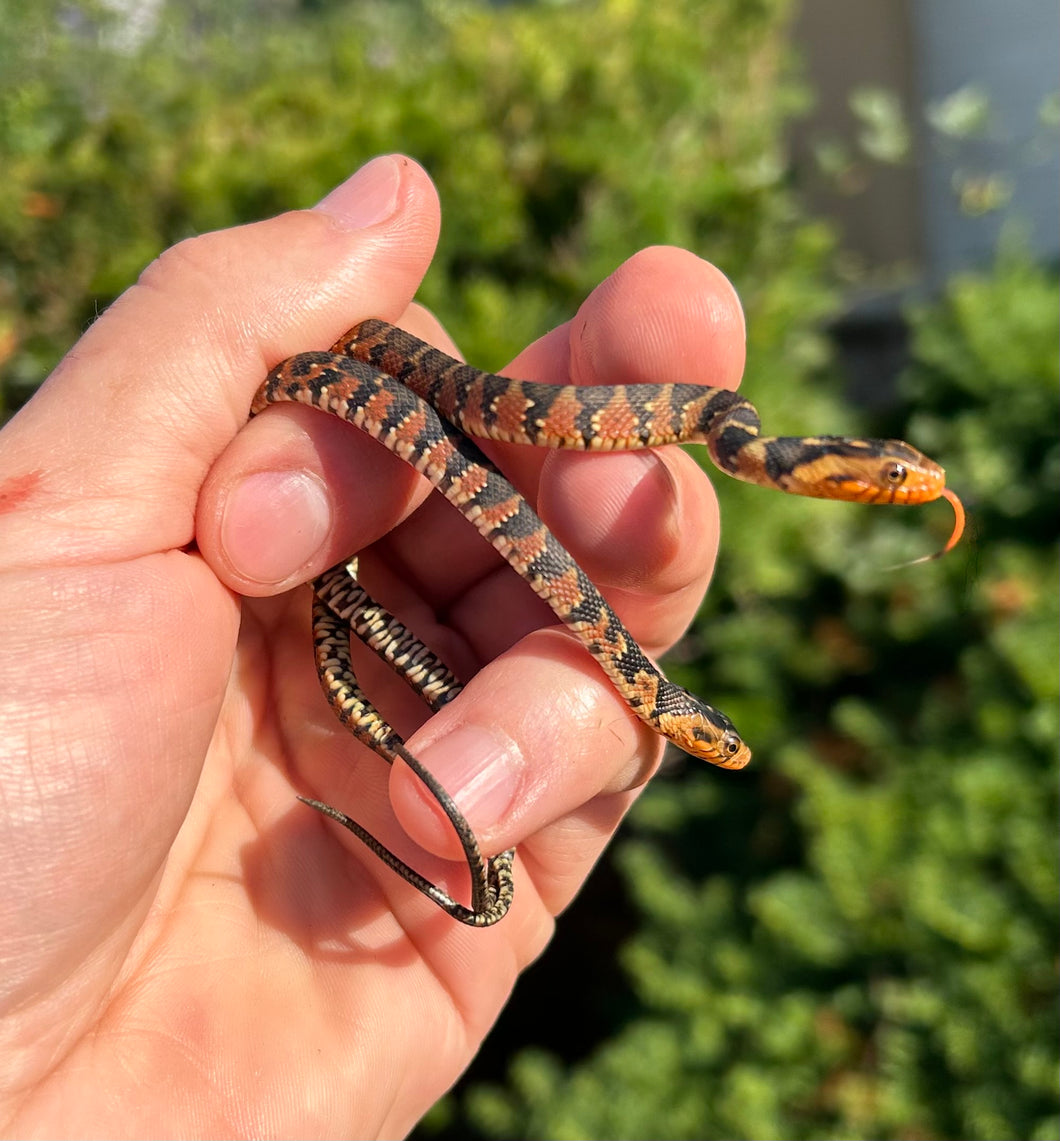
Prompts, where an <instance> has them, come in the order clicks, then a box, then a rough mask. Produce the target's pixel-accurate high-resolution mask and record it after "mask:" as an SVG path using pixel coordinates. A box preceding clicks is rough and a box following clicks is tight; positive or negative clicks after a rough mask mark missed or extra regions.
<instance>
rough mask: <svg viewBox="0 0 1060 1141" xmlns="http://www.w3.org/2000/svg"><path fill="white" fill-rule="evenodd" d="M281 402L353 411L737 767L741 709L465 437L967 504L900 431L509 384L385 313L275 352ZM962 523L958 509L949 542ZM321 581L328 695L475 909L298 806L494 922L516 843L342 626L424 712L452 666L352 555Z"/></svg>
mask: <svg viewBox="0 0 1060 1141" xmlns="http://www.w3.org/2000/svg"><path fill="white" fill-rule="evenodd" d="M280 401H297V402H299V403H302V404H307V405H310V406H312V407H315V408H318V409H321V410H323V411H325V412H329V413H331V414H333V415H336V416H339V417H341V418H342V419H344V420H347V421H348V422H350V423H352V424H354V425H356V426H357V427H358V428H360V429H361V430H362V431H365V432H367V433H368V434H369V435H370V436H372V437H374V438H375V439H376V440H378V441H379V442H380V443H382V444H383V445H385V446H386V447H387V448H389V449H390V450H391V451H393V452H395V453H396V454H397V455H398V456H400V457H401V458H402V459H403V460H405V461H406V462H408V463H409V464H411V465H412V466H413V467H414V468H415V469H416V470H417V471H418V472H420V473H421V474H423V475H424V476H426V477H427V479H429V480H430V481H431V483H432V484H434V486H435V487H436V488H437V489H438V490H439V491H440V492H441V493H442V494H443V495H444V496H445V497H446V498H447V499H448V500H449V501H450V503H452V504H453V505H454V506H455V507H457V508H458V509H459V510H460V511H461V512H462V513H463V514H464V516H465V517H466V518H467V519H468V520H470V522H471V523H473V524H474V526H475V527H476V528H477V529H478V531H479V532H480V533H481V534H482V535H483V536H484V537H485V538H486V539H487V540H488V541H489V542H490V543H491V544H492V545H493V546H494V547H495V548H496V550H497V551H499V552H500V554H501V555H502V556H503V557H504V558H505V559H506V560H507V561H508V563H509V564H510V565H511V566H512V567H513V568H514V569H515V570H516V571H517V572H518V573H519V574H520V575H521V576H522V577H523V578H524V579H526V581H527V582H528V583H529V584H530V586H531V587H532V588H533V590H534V591H535V592H536V593H537V594H538V595H539V596H540V597H541V598H542V599H544V601H545V602H547V603H548V605H549V606H550V607H551V608H552V610H553V611H554V612H555V614H556V615H557V617H558V618H559V619H560V620H561V621H562V622H563V623H565V624H566V625H567V627H568V628H569V629H570V630H572V631H573V632H574V633H575V634H576V635H577V636H578V638H579V639H580V640H581V641H582V642H583V643H584V645H585V647H586V649H587V650H588V651H589V653H590V654H592V656H593V657H594V658H595V659H596V661H597V662H598V663H599V664H600V666H601V667H602V669H603V670H604V673H605V674H606V675H607V677H608V678H609V679H610V681H611V683H612V685H613V686H614V687H615V689H616V690H617V692H618V693H619V694H620V695H621V696H622V698H623V699H624V700H625V702H626V703H627V705H628V706H629V708H630V709H631V710H632V711H633V712H634V713H635V714H636V715H637V716H638V717H639V718H640V719H641V720H642V721H644V722H645V723H646V724H647V725H649V726H650V727H651V728H652V729H653V730H655V731H656V732H657V733H660V734H662V735H663V736H665V737H666V738H668V739H669V740H670V741H672V742H673V743H674V744H675V745H677V746H678V747H679V748H681V749H683V750H685V751H686V752H688V753H690V754H691V755H693V756H695V757H698V758H701V759H703V760H707V761H710V762H711V763H712V764H715V765H719V766H721V767H723V768H729V769H738V768H742V767H743V766H744V765H746V764H747V763H748V761H749V760H750V759H751V754H750V750H749V749H748V747H747V746H746V745H745V744H744V742H743V740H742V739H741V738H740V735H739V734H738V733H737V731H736V729H735V727H734V726H733V724H732V722H731V721H730V720H729V719H728V718H727V717H726V716H725V714H723V713H721V712H720V711H719V710H717V709H715V708H713V706H710V705H708V704H707V703H706V702H704V701H702V700H701V699H700V698H698V697H696V696H695V695H694V694H692V693H689V692H688V691H687V690H685V689H684V688H682V687H681V686H678V685H675V684H674V683H673V682H670V681H669V680H668V679H667V678H666V677H665V676H664V675H663V674H662V673H661V672H660V671H659V670H658V669H657V668H656V667H655V666H654V665H653V664H652V663H651V662H650V661H649V660H648V658H647V657H646V656H645V655H644V653H643V652H642V651H641V649H640V647H639V646H638V645H637V643H636V641H635V640H634V638H633V637H632V635H631V634H630V633H629V632H628V631H627V630H626V628H625V627H624V625H623V624H622V622H621V621H620V620H619V618H618V616H617V615H616V614H615V612H614V611H613V610H612V609H611V607H610V606H609V605H608V603H607V602H606V600H605V599H604V598H603V596H602V595H601V594H600V592H599V591H598V590H597V589H596V587H595V586H594V585H593V584H592V582H591V581H590V580H589V578H588V576H587V575H586V574H585V573H584V572H583V571H582V570H581V569H580V567H579V566H578V565H577V563H576V562H575V560H574V558H573V557H572V556H571V555H570V554H569V552H568V551H567V550H566V549H565V548H564V547H563V546H562V545H561V544H560V543H559V541H558V540H557V539H556V538H555V537H554V536H553V535H552V534H551V533H550V532H549V530H548V529H547V527H546V526H545V525H544V523H542V521H541V520H540V519H539V518H538V516H537V515H536V514H535V513H534V511H533V510H532V509H531V507H530V506H529V504H528V503H527V502H526V500H525V499H524V498H523V497H522V496H521V495H520V494H519V493H518V492H517V491H516V490H515V488H514V487H513V486H512V485H511V484H510V483H509V482H508V480H507V479H505V477H504V476H503V475H502V474H501V472H500V471H499V470H498V469H497V467H496V466H495V465H494V464H493V463H492V462H491V461H490V460H489V459H488V458H487V457H486V456H485V455H484V454H483V453H482V451H481V449H480V448H479V447H478V446H477V445H475V444H474V443H473V442H472V440H471V439H470V438H469V437H478V438H482V439H489V440H496V441H499V442H504V443H516V444H526V445H532V446H538V447H562V448H573V449H581V450H586V451H609V450H615V449H628V448H645V447H654V446H656V445H661V444H668V443H703V444H705V445H706V447H707V449H708V451H709V454H710V456H711V458H712V460H713V461H714V463H715V464H716V465H717V466H718V467H719V468H720V469H721V470H722V471H724V472H726V473H727V474H728V475H731V476H733V477H735V478H737V479H741V480H744V481H747V482H750V483H756V484H759V485H760V486H764V487H772V488H776V489H778V490H781V491H786V492H789V493H792V494H796V495H804V496H813V497H817V498H829V499H847V500H853V501H859V502H866V503H881V502H882V503H902V504H915V503H923V502H927V501H929V500H932V499H935V498H937V497H939V496H940V495H944V496H946V497H947V498H949V499H950V501H951V503H953V504H954V508H955V510H958V508H959V501H958V500H956V497H955V496H953V493H952V492H949V491H947V490H946V489H945V474H944V472H943V470H942V468H940V467H939V466H938V464H936V463H934V462H933V461H932V460H929V459H928V458H927V457H926V456H924V455H923V454H922V453H920V452H919V451H917V450H916V449H915V448H912V447H910V446H909V445H908V444H906V443H903V442H902V441H898V440H872V439H852V438H847V437H841V436H809V437H782V436H781V437H765V436H762V435H761V433H760V422H759V417H758V414H757V412H756V410H755V408H754V407H753V405H751V404H750V403H749V402H748V401H747V400H745V399H744V398H742V397H740V396H738V395H737V394H736V393H734V392H731V391H729V390H728V389H721V388H708V387H704V386H702V385H695V384H663V385H616V386H613V387H577V386H569V385H568V386H559V385H547V384H534V383H529V382H526V381H520V380H514V379H511V378H508V377H502V376H497V375H494V374H492V373H488V372H484V371H482V370H481V369H477V368H473V367H472V366H470V365H466V364H464V363H462V362H460V361H458V360H455V359H454V358H452V357H450V356H448V355H446V354H445V353H442V352H440V351H439V350H437V349H435V348H433V347H432V346H430V345H428V344H427V343H426V342H424V341H421V340H420V339H419V338H417V337H414V336H413V335H412V334H410V333H408V332H406V331H404V330H402V329H398V328H396V327H395V326H393V325H390V324H388V323H387V322H385V321H381V320H376V319H372V320H368V321H364V322H362V323H361V324H359V325H357V326H355V327H354V328H353V329H351V330H350V331H349V332H347V333H346V334H344V335H343V336H342V337H341V338H340V339H339V340H338V341H337V342H336V343H335V344H334V345H333V346H332V348H331V350H330V351H328V352H308V353H301V354H299V355H297V356H294V357H291V358H289V359H288V360H286V361H283V362H282V363H281V364H279V365H277V366H276V367H275V368H274V369H273V370H272V371H271V372H270V373H269V376H268V377H267V378H266V380H265V382H264V383H263V384H262V386H261V388H260V389H259V390H258V393H257V395H256V396H255V398H254V403H253V406H252V413H257V412H260V411H262V410H263V409H265V408H266V407H267V406H268V405H270V404H273V403H277V402H280ZM959 529H960V518H959V519H958V526H957V528H955V531H954V535H953V536H952V537H951V539H950V542H949V543H948V544H947V547H946V549H949V547H951V546H952V545H953V544H954V543H955V542H956V541H957V537H958V535H959ZM351 584H352V585H351ZM313 585H314V591H315V594H316V603H315V609H314V636H315V641H316V645H317V668H318V672H319V674H320V677H321V683H322V685H323V688H324V691H325V694H326V695H327V696H328V699H329V701H330V702H331V704H332V707H333V708H334V709H335V711H336V713H337V714H338V716H339V718H340V720H342V722H343V723H344V724H345V725H346V726H347V727H348V728H349V729H350V730H351V731H352V732H353V733H354V734H355V735H356V736H357V737H358V738H359V739H361V740H362V741H364V742H365V743H366V744H368V745H369V746H370V747H372V748H373V749H375V750H376V752H378V753H379V754H380V755H381V756H383V757H384V758H385V759H386V760H388V761H393V760H394V759H395V758H396V757H400V758H401V759H402V760H403V761H405V762H406V763H407V764H410V767H412V768H413V771H415V772H416V773H417V775H418V776H419V777H420V779H421V780H423V781H424V782H425V783H426V784H427V786H428V787H429V788H430V791H431V792H432V795H434V796H435V798H436V799H437V800H438V801H439V803H440V804H441V805H442V807H443V809H444V810H445V811H446V813H447V814H448V815H449V818H450V820H452V822H453V824H454V827H455V828H456V830H457V833H458V834H459V835H460V837H461V842H462V844H463V846H464V853H465V857H466V859H467V863H468V866H469V869H470V870H471V875H472V902H471V907H470V908H468V907H465V906H463V905H462V904H459V903H457V902H456V901H455V900H453V899H452V898H451V897H450V896H448V895H447V894H446V893H445V892H442V891H441V890H440V889H439V888H437V887H435V886H434V885H433V884H430V883H429V881H427V880H425V879H424V878H423V877H422V876H420V875H419V874H418V873H416V872H415V871H414V870H413V869H412V868H411V867H409V866H408V865H407V864H406V863H405V862H404V861H402V860H400V859H399V858H398V857H397V856H395V855H393V854H392V853H391V852H390V851H389V850H388V849H386V848H385V847H384V846H383V845H382V844H380V843H379V842H378V841H377V840H376V839H375V838H374V837H372V836H371V835H370V834H369V833H367V832H366V831H365V830H364V829H363V828H361V827H360V826H359V825H357V824H356V823H355V822H354V821H353V820H351V819H350V818H349V817H348V816H346V815H345V814H344V813H341V812H339V811H338V810H337V809H334V808H331V807H330V806H328V805H326V804H323V803H322V802H319V801H312V800H307V801H306V803H308V804H310V805H311V806H312V807H314V808H317V809H318V810H319V811H321V812H324V813H325V814H326V815H328V816H330V817H331V818H333V819H335V820H336V821H338V822H339V823H341V824H342V825H343V826H344V827H346V828H348V829H349V830H350V831H352V832H354V834H355V835H357V836H358V837H359V838H360V839H361V840H363V841H364V842H365V843H366V844H368V845H369V847H370V848H371V849H372V850H373V851H374V852H376V854H377V855H379V856H380V857H381V858H382V859H383V860H384V861H385V862H387V863H388V864H389V865H390V866H391V867H392V868H394V870H395V871H397V872H398V873H399V874H401V875H402V876H403V877H404V878H405V879H406V880H408V881H409V882H410V883H412V884H413V885H414V886H415V887H417V888H418V889H419V890H420V891H422V892H424V894H426V895H428V896H430V897H431V898H432V899H434V900H435V902H436V903H438V904H439V905H440V906H442V907H443V908H444V909H445V910H446V911H447V912H449V914H451V915H453V916H454V917H455V918H457V919H459V920H461V921H462V922H465V923H469V924H472V925H475V926H486V925H488V924H490V923H493V922H496V920H497V919H499V918H501V916H502V915H503V914H504V913H505V911H506V910H507V908H508V905H509V904H510V901H511V892H512V875H511V859H512V853H510V852H508V853H502V854H501V855H500V856H497V857H494V858H493V859H492V860H485V859H483V857H482V856H481V854H480V852H479V850H478V845H477V842H476V841H475V838H474V836H473V834H472V833H471V830H470V828H469V827H468V826H467V824H466V822H465V821H464V820H463V817H462V816H461V815H460V813H459V812H458V810H457V809H456V806H455V805H454V804H453V803H452V801H451V800H450V799H449V797H448V796H447V794H446V793H445V791H444V790H443V789H441V787H440V786H439V785H438V784H437V782H436V781H434V779H433V777H431V775H430V774H429V773H427V772H426V770H424V769H423V768H422V766H420V765H419V764H418V762H416V760H415V758H413V757H411V755H410V754H409V753H408V751H407V750H406V749H405V748H404V744H403V742H401V740H400V738H398V737H397V735H396V734H395V733H394V731H393V729H391V728H390V726H388V725H387V724H386V723H385V721H383V719H382V718H381V717H380V715H379V714H378V712H377V711H376V710H375V709H374V707H373V706H372V705H371V703H370V702H369V701H368V699H367V697H366V696H365V695H364V694H363V693H362V692H361V690H360V688H359V686H358V685H357V682H356V678H355V676H354V673H353V670H352V667H351V665H350V661H349V645H348V641H349V633H350V631H351V629H352V630H353V632H354V633H355V634H357V635H358V636H359V637H361V638H363V639H364V640H365V641H366V643H367V644H368V645H369V646H371V647H372V648H373V649H375V650H376V652H378V653H380V654H381V655H382V656H383V657H384V659H385V660H387V661H388V662H389V663H390V665H391V666H392V667H393V668H394V669H395V670H397V672H398V673H399V674H401V675H402V676H403V677H405V679H406V680H407V681H408V682H409V684H410V685H411V686H412V687H413V688H414V689H415V690H416V691H417V692H419V693H421V695H422V696H423V697H424V699H425V700H426V701H427V702H428V704H429V705H431V706H432V708H437V707H438V706H439V705H440V704H441V703H442V702H444V701H445V700H449V699H451V697H452V696H454V695H455V692H457V691H458V688H459V686H458V683H457V682H456V679H455V678H454V677H453V676H452V675H451V674H450V673H449V671H448V670H447V669H446V667H445V666H444V663H441V662H440V661H439V660H438V659H437V658H435V657H434V656H433V655H432V654H431V653H430V651H428V650H427V649H426V648H425V647H423V646H422V644H421V643H419V642H418V640H417V639H416V638H415V636H414V635H412V634H410V633H409V632H408V631H407V630H406V629H405V628H404V627H403V626H402V625H401V624H400V623H399V622H398V620H397V619H396V618H394V617H393V616H392V615H389V614H387V613H386V612H385V611H383V610H382V608H380V607H378V606H377V605H376V604H375V603H373V602H372V600H371V599H369V598H368V596H367V595H365V594H364V592H363V590H362V589H361V588H360V586H359V585H358V584H356V583H355V582H354V580H353V577H352V576H351V574H349V573H348V571H347V568H346V567H344V566H339V567H335V568H332V570H330V571H328V572H327V573H326V574H325V575H323V576H321V578H320V579H318V580H316V582H315V583H314V584H313Z"/></svg>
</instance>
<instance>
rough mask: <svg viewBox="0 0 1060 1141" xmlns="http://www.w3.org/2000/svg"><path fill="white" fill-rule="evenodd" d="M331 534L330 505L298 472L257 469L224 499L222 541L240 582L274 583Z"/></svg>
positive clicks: (297, 567)
mask: <svg viewBox="0 0 1060 1141" xmlns="http://www.w3.org/2000/svg"><path fill="white" fill-rule="evenodd" d="M330 530H331V501H330V500H329V498H328V495H327V492H326V491H325V489H324V486H323V485H322V484H321V483H320V482H319V480H317V479H315V478H314V477H313V476H311V475H309V474H308V473H307V472H301V471H261V472H256V473H255V474H254V475H248V476H247V478H246V479H244V480H243V482H242V483H240V484H239V485H238V486H236V487H235V488H234V489H233V490H232V492H231V493H230V494H229V496H228V498H227V500H226V501H225V505H224V514H223V516H222V518H221V543H222V546H223V547H224V551H225V555H226V556H227V558H228V561H229V563H230V564H231V566H232V568H233V569H234V570H235V571H237V572H238V573H239V574H240V575H242V576H243V577H244V578H247V579H250V580H252V581H254V582H261V583H276V584H279V583H282V582H284V581H286V580H287V579H289V578H291V577H292V576H293V575H294V574H295V573H296V572H297V571H299V570H301V569H302V567H304V566H305V565H306V564H307V563H308V562H309V560H310V559H311V558H312V557H313V556H314V555H315V554H316V553H317V551H318V550H320V548H321V546H322V545H323V543H324V540H325V539H326V538H327V536H328V533H329V532H330Z"/></svg>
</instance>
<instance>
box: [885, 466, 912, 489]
mask: <svg viewBox="0 0 1060 1141" xmlns="http://www.w3.org/2000/svg"><path fill="white" fill-rule="evenodd" d="M908 474H909V472H908V471H907V470H906V466H905V464H900V463H890V464H888V465H887V466H886V467H885V468H884V469H883V478H884V479H885V480H886V481H887V482H888V483H890V484H894V485H895V486H896V487H897V486H898V485H899V484H902V483H905V477H906V476H907V475H908Z"/></svg>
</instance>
